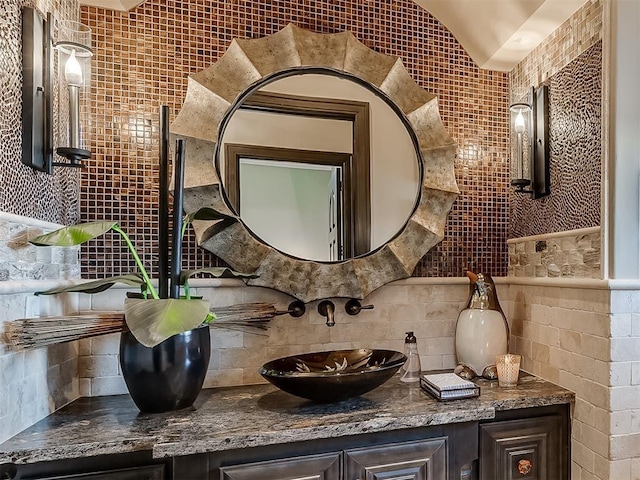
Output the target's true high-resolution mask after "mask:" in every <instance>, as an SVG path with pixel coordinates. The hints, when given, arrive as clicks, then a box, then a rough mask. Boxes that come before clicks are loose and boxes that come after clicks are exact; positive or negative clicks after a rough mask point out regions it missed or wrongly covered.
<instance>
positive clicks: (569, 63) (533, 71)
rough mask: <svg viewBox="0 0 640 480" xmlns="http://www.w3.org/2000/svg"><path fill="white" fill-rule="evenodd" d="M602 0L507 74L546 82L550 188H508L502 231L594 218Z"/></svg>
mask: <svg viewBox="0 0 640 480" xmlns="http://www.w3.org/2000/svg"><path fill="white" fill-rule="evenodd" d="M601 36H602V3H601V1H600V0H590V1H589V2H587V3H586V4H585V6H584V7H583V8H582V9H580V10H579V11H578V12H577V13H576V14H574V15H573V16H572V17H571V18H570V19H569V20H568V21H567V22H565V23H564V24H563V25H562V26H561V27H560V28H559V29H558V30H557V31H556V32H554V33H553V34H552V35H550V37H549V38H548V39H547V40H546V41H545V42H544V43H543V44H542V45H540V46H539V47H538V48H536V49H535V50H534V51H533V52H532V53H531V54H529V55H528V56H527V58H525V59H524V60H523V61H522V62H521V63H520V64H519V65H518V66H517V67H516V68H515V69H514V70H513V71H512V72H511V74H510V80H511V94H512V95H514V96H516V97H517V96H519V92H522V91H524V90H526V88H527V87H530V86H538V85H541V84H547V85H549V116H550V123H549V136H550V150H551V160H550V175H551V195H549V196H548V197H545V198H543V199H539V200H533V199H531V198H530V197H528V196H524V195H517V194H515V193H511V194H510V202H509V203H510V212H509V218H510V223H509V238H517V237H522V236H529V235H539V234H544V233H550V232H561V231H566V230H573V229H577V228H586V227H593V226H598V225H600V208H601V207H600V195H601V159H602V155H601V148H602V147H601V131H600V130H601V124H602V121H601V113H602V112H601V97H602V42H601Z"/></svg>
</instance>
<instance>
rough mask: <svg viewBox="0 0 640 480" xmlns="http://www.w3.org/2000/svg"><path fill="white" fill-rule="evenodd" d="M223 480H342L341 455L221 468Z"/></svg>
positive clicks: (314, 456) (295, 458)
mask: <svg viewBox="0 0 640 480" xmlns="http://www.w3.org/2000/svg"><path fill="white" fill-rule="evenodd" d="M220 478H221V479H222V480H340V453H329V454H325V455H310V456H305V457H294V458H287V459H283V460H270V461H267V462H257V463H249V464H246V465H237V466H231V467H222V468H220Z"/></svg>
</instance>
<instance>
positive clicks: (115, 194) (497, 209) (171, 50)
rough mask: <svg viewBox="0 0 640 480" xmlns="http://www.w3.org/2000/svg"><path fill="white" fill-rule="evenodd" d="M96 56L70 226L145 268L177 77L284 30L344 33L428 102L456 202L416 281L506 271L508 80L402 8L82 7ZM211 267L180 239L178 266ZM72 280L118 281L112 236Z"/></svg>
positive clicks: (122, 261)
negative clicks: (447, 140) (161, 131)
mask: <svg viewBox="0 0 640 480" xmlns="http://www.w3.org/2000/svg"><path fill="white" fill-rule="evenodd" d="M82 19H83V22H84V23H86V24H88V25H89V26H91V28H92V29H93V32H94V38H95V50H96V55H95V57H94V63H93V73H94V77H95V82H94V95H93V98H92V125H91V141H92V149H93V150H94V152H96V153H95V159H94V160H92V161H91V162H90V164H89V168H88V169H87V170H86V171H85V172H83V177H82V189H81V217H82V219H83V220H87V221H88V220H95V219H99V218H105V217H108V218H110V219H115V220H118V221H119V222H120V223H121V224H122V225H123V226H124V227H125V229H126V230H127V231H128V232H130V233H131V236H132V238H133V240H134V243H135V244H136V245H137V246H138V248H139V250H140V251H141V253H142V257H143V261H144V262H145V264H147V265H148V266H149V267H150V268H151V271H152V272H154V273H155V270H156V256H157V255H156V249H157V233H156V231H157V228H156V218H155V217H156V215H157V205H158V202H157V194H156V190H157V182H158V171H157V158H158V108H159V106H160V105H161V104H166V105H169V107H170V111H171V117H172V118H173V117H175V115H176V114H177V113H178V111H179V110H180V108H181V105H182V102H183V99H184V95H185V91H186V83H187V76H188V75H190V74H194V73H196V72H199V71H201V70H203V69H205V68H206V67H208V66H210V65H211V64H213V63H215V61H216V60H217V59H218V58H219V57H220V56H221V55H222V54H223V53H224V52H225V50H226V48H227V46H228V45H229V43H230V42H231V40H232V39H233V38H236V37H239V38H257V37H262V36H265V35H269V34H272V33H274V32H276V31H278V30H280V29H281V28H282V27H284V26H285V25H286V24H287V23H289V22H293V23H295V24H297V25H298V26H300V27H303V28H307V29H310V30H313V31H318V32H327V33H333V32H338V31H343V30H351V31H352V32H353V33H354V34H355V36H356V37H357V38H358V39H359V40H360V41H362V42H363V43H365V44H366V45H367V46H369V47H371V48H373V49H374V50H377V51H381V52H384V53H386V54H389V55H395V56H399V57H401V58H402V60H403V62H404V63H405V65H406V67H407V69H408V71H409V72H410V73H411V75H412V76H413V77H414V78H415V79H416V81H417V82H418V83H419V84H420V85H421V86H423V87H424V88H426V89H427V90H429V91H431V92H433V93H435V94H436V95H438V97H439V103H440V109H441V114H442V117H443V120H444V123H445V125H446V126H447V128H448V130H449V132H450V133H451V135H452V137H453V138H454V140H455V141H456V142H457V143H458V145H459V148H458V152H457V159H456V175H457V179H458V184H459V187H460V190H461V194H460V196H459V198H458V200H457V201H456V203H455V205H454V206H453V210H452V213H451V215H450V217H449V221H448V225H447V230H446V234H445V240H444V241H443V242H442V243H441V244H440V245H439V246H438V247H436V248H435V249H434V250H433V251H432V252H431V253H429V254H428V255H427V256H426V257H425V258H424V259H423V260H422V262H420V264H419V265H418V266H417V268H416V269H415V271H414V275H415V276H459V275H461V274H462V272H464V270H465V269H467V268H472V269H474V270H482V271H485V272H490V273H491V274H493V275H504V274H505V273H506V265H507V261H506V258H507V250H506V245H505V239H506V234H507V220H508V218H507V215H508V212H507V200H508V195H507V184H508V161H507V139H508V134H507V124H508V119H507V111H508V75H506V74H504V73H500V72H491V71H483V70H480V69H478V68H477V66H476V65H475V64H474V63H473V61H472V60H471V59H470V57H469V56H468V55H467V54H466V52H465V51H464V50H463V49H462V47H461V46H460V45H459V44H458V42H457V41H456V40H455V38H454V37H453V36H452V35H451V33H450V32H449V31H448V30H447V29H446V28H445V27H444V26H442V25H441V24H440V23H439V22H438V21H437V20H436V19H435V18H433V17H432V16H431V15H429V14H428V13H427V12H426V11H425V10H423V9H422V8H421V7H420V6H418V5H417V4H416V3H414V2H413V1H411V0H399V1H394V2H369V1H365V0H337V1H336V0H331V1H330V0H322V1H317V2H308V1H307V0H295V1H284V0H275V1H271V0H270V1H264V0H259V1H248V0H241V1H237V2H220V1H214V0H191V1H186V0H147V1H146V2H145V3H144V4H142V5H141V6H139V7H137V8H136V9H134V10H133V11H131V12H115V11H106V10H103V9H99V8H94V7H82ZM212 263H216V259H214V258H213V256H212V255H210V254H208V253H207V252H203V251H202V250H200V249H198V248H197V247H196V246H195V245H194V240H193V238H192V237H191V236H190V237H189V238H188V245H187V247H186V249H185V262H184V266H185V267H189V268H196V267H199V266H203V265H209V264H212ZM82 268H83V272H84V273H86V274H87V275H89V276H91V277H95V276H98V275H100V274H101V273H102V272H103V271H104V270H108V271H111V272H113V273H114V274H116V273H126V272H128V271H131V270H134V269H135V266H134V265H133V263H132V260H131V258H130V257H129V255H128V254H127V252H126V249H125V247H124V246H123V245H122V244H121V243H119V242H117V241H115V240H114V239H113V238H109V237H107V238H104V239H101V240H98V241H96V242H94V243H92V244H91V245H89V246H88V247H87V248H85V249H83V253H82Z"/></svg>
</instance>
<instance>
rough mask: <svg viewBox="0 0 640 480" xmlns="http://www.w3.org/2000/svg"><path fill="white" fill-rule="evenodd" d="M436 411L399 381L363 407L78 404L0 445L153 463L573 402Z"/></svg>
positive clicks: (538, 394) (512, 393)
mask: <svg viewBox="0 0 640 480" xmlns="http://www.w3.org/2000/svg"><path fill="white" fill-rule="evenodd" d="M477 383H478V384H479V385H480V387H481V395H480V397H478V398H474V399H468V400H456V401H452V402H437V401H436V400H434V399H432V398H431V397H429V396H428V395H426V394H424V393H422V392H421V390H420V387H419V386H418V384H415V383H414V384H405V383H402V382H400V381H399V377H398V376H395V377H394V378H393V379H391V380H390V381H388V382H387V383H386V384H384V385H382V386H381V387H378V388H377V389H376V390H373V391H372V392H369V393H367V394H365V395H363V396H361V397H356V398H352V399H349V400H344V401H342V402H338V403H334V404H314V403H311V402H309V401H306V400H303V399H299V398H297V397H294V396H292V395H289V394H287V393H284V392H281V391H280V390H277V389H276V388H275V387H273V386H271V385H255V386H246V387H229V388H217V389H208V390H203V391H202V393H201V394H200V396H199V397H198V400H197V401H196V403H195V406H194V407H193V408H190V409H186V410H182V411H179V412H172V413H164V414H142V413H140V412H139V411H138V409H137V408H136V407H135V405H134V404H133V402H132V401H131V399H130V397H129V396H128V395H118V396H110V397H95V398H81V399H79V400H76V401H75V402H73V403H72V404H70V405H68V406H66V407H64V408H63V409H61V410H59V411H57V412H55V413H53V414H52V415H50V416H48V417H47V418H45V419H44V420H41V421H40V422H38V423H36V424H35V425H33V426H32V427H30V428H28V429H27V430H24V431H23V432H21V433H20V434H18V435H16V436H15V437H13V438H11V439H10V440H8V441H6V442H5V443H3V444H1V445H0V463H5V462H14V463H32V462H40V461H47V460H59V459H65V458H77V457H88V456H94V455H105V454H117V453H125V452H133V451H140V450H150V451H152V452H153V456H154V457H155V458H160V457H170V456H176V455H189V454H195V453H205V452H215V451H222V450H230V449H235V448H244V447H254V446H261V445H270V444H278V443H288V442H296V441H302V440H311V439H317V438H335V437H340V436H346V435H355V434H360V433H371V432H382V431H390V430H399V429H405V428H413V427H423V426H430V425H442V424H449V423H457V422H469V421H478V420H484V419H490V418H493V417H494V416H495V412H496V411H497V410H512V409H517V408H527V407H539V406H546V405H556V404H565V403H570V402H572V401H573V398H574V396H573V393H571V392H569V391H568V390H565V389H563V388H560V387H558V386H557V385H553V384H551V383H549V382H545V381H543V380H540V379H538V378H536V377H533V376H530V375H524V376H522V378H521V379H520V383H519V385H518V386H517V387H514V388H500V387H498V382H497V381H496V382H489V381H486V380H479V381H478V382H477Z"/></svg>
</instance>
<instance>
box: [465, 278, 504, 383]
mask: <svg viewBox="0 0 640 480" xmlns="http://www.w3.org/2000/svg"><path fill="white" fill-rule="evenodd" d="M467 276H468V277H469V279H470V280H471V285H470V294H469V301H468V302H467V306H466V307H465V308H464V309H463V310H462V311H461V312H460V315H459V316H458V323H457V324H456V356H457V357H458V367H457V368H456V373H458V374H459V375H461V376H463V377H467V378H472V377H474V376H480V375H482V376H483V377H485V378H489V379H494V378H497V373H496V368H495V363H496V356H498V355H501V354H504V353H507V352H508V351H509V324H508V323H507V319H506V318H505V316H504V313H503V312H502V308H500V303H499V302H498V296H497V295H496V291H495V285H494V283H493V280H492V279H491V277H490V276H489V275H483V274H482V273H479V274H477V275H476V274H474V273H473V272H467Z"/></svg>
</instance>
